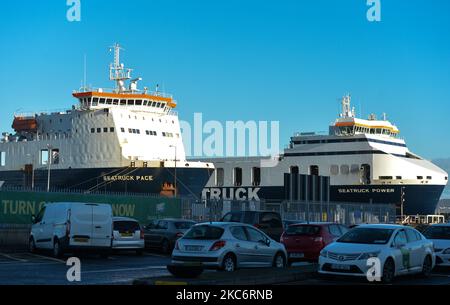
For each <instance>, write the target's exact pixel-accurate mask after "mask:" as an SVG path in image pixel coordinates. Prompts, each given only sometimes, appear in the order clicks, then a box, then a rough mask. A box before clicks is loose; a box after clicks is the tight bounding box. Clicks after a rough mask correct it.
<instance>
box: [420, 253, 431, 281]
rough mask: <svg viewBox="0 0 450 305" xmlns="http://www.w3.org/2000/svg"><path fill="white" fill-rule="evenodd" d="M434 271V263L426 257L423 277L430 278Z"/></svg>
mask: <svg viewBox="0 0 450 305" xmlns="http://www.w3.org/2000/svg"><path fill="white" fill-rule="evenodd" d="M432 269H433V262H432V260H431V257H430V256H429V255H427V257H425V260H424V261H423V265H422V273H421V275H422V276H423V277H426V278H428V277H430V276H431V271H432Z"/></svg>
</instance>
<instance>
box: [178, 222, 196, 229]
mask: <svg viewBox="0 0 450 305" xmlns="http://www.w3.org/2000/svg"><path fill="white" fill-rule="evenodd" d="M193 225H195V222H189V221H178V222H175V223H174V226H175V228H176V229H177V230H187V229H190V228H192V226H193Z"/></svg>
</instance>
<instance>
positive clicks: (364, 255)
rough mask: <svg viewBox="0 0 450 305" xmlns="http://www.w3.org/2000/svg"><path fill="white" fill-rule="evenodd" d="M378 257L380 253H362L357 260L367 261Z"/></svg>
mask: <svg viewBox="0 0 450 305" xmlns="http://www.w3.org/2000/svg"><path fill="white" fill-rule="evenodd" d="M378 255H380V251H377V252H368V253H363V254H361V256H360V257H359V258H358V259H361V260H363V259H369V258H371V257H378Z"/></svg>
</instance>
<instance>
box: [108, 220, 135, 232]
mask: <svg viewBox="0 0 450 305" xmlns="http://www.w3.org/2000/svg"><path fill="white" fill-rule="evenodd" d="M140 229H141V227H140V226H139V223H137V222H135V221H114V231H119V232H136V231H139V230H140Z"/></svg>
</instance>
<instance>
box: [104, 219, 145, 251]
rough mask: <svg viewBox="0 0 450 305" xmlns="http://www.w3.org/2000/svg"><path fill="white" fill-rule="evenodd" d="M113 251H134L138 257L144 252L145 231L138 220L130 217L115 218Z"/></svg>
mask: <svg viewBox="0 0 450 305" xmlns="http://www.w3.org/2000/svg"><path fill="white" fill-rule="evenodd" d="M112 247H113V250H115V251H118V250H134V251H136V254H137V255H141V254H142V252H143V251H144V247H145V240H144V231H143V230H142V228H141V226H140V224H139V222H138V221H137V220H136V219H133V218H128V217H114V218H113V241H112Z"/></svg>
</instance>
